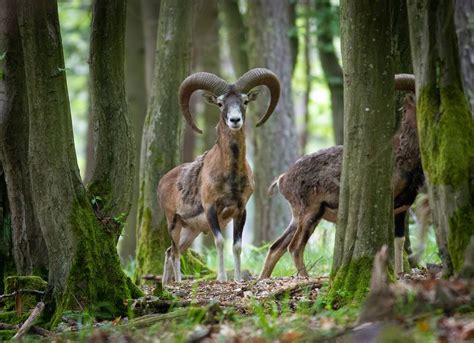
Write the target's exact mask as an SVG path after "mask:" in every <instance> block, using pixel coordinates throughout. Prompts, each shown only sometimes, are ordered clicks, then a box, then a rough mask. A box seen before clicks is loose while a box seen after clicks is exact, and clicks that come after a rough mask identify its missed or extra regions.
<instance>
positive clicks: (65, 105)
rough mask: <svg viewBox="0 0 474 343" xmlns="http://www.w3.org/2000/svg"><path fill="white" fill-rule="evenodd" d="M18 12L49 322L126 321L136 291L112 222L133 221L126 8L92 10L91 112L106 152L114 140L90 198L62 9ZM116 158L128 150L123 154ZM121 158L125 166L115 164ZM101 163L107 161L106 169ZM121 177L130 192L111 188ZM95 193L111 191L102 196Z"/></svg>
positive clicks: (29, 5)
mask: <svg viewBox="0 0 474 343" xmlns="http://www.w3.org/2000/svg"><path fill="white" fill-rule="evenodd" d="M17 3H18V23H19V28H20V37H19V38H20V39H21V43H22V47H23V53H24V68H25V75H26V77H27V79H28V80H29V82H28V83H27V87H26V94H27V97H28V112H29V151H28V155H29V173H30V182H31V185H32V201H33V206H34V209H35V214H36V215H37V218H38V221H39V224H40V226H41V230H42V233H43V237H44V239H45V242H46V246H47V250H48V258H49V278H48V283H49V287H50V289H51V291H52V300H53V302H54V305H55V307H52V306H49V311H50V313H48V315H52V313H51V312H52V311H53V310H54V315H53V319H52V323H53V325H54V324H55V323H57V322H58V321H59V320H60V318H61V316H62V313H63V311H65V310H77V309H80V310H87V311H98V312H106V313H109V314H110V315H114V316H118V315H124V314H127V306H126V305H124V303H123V300H124V299H127V298H129V297H130V296H131V293H130V291H131V289H133V290H135V289H134V288H133V287H132V288H130V287H131V284H130V283H129V282H128V280H127V278H126V276H125V275H124V273H123V271H122V270H121V268H120V262H119V258H118V255H117V251H116V238H117V236H118V232H119V230H118V228H119V226H120V225H119V224H118V223H117V220H116V218H114V217H112V216H113V215H114V214H116V213H122V212H123V211H125V212H126V211H127V206H128V203H129V201H130V195H131V194H130V184H131V182H130V181H131V180H129V179H131V174H130V171H129V169H131V167H130V165H133V161H132V160H131V153H130V150H131V144H132V142H131V140H130V132H128V131H130V130H129V127H128V125H126V122H127V119H126V111H125V108H124V107H123V104H125V99H124V98H123V99H122V98H121V97H123V88H124V85H123V37H124V30H125V26H124V25H125V2H117V1H114V2H113V3H111V2H109V1H102V0H101V1H97V2H95V4H94V9H93V25H92V33H91V35H92V37H93V39H92V44H91V50H92V52H91V54H92V56H91V65H92V66H91V68H92V70H93V72H92V73H91V75H92V80H91V81H92V85H93V86H92V87H91V90H92V95H93V104H94V106H93V108H94V110H95V111H97V112H96V113H95V118H97V119H98V120H99V122H100V123H101V124H102V125H103V126H102V127H100V128H99V130H98V135H99V137H98V139H99V142H104V140H103V139H104V138H103V137H101V136H102V135H104V136H105V137H109V138H110V139H105V144H107V145H108V148H109V149H111V154H107V155H105V154H104V153H103V152H101V150H100V149H96V152H97V155H96V156H97V167H96V171H95V172H96V173H97V175H94V177H93V180H95V187H94V192H93V193H92V194H91V196H89V193H87V192H86V190H85V188H84V186H83V184H82V181H81V178H80V175H79V168H78V166H77V160H76V155H75V150H74V140H73V132H72V123H71V115H70V109H69V101H68V96H67V87H66V77H65V72H64V57H63V53H62V43H61V36H60V31H59V20H58V13H57V4H56V3H55V2H53V1H47V0H38V1H34V2H30V1H18V2H17ZM104 18H107V21H104ZM111 30H112V31H113V32H110V31H111ZM94 35H97V36H99V37H102V38H104V37H107V39H104V41H103V42H102V43H101V45H102V46H101V47H100V48H99V49H96V48H97V47H96V46H95V44H96V43H97V42H98V40H97V38H99V37H94ZM100 49H104V50H105V51H104V50H102V51H101V50H100ZM108 53H111V54H112V56H113V57H114V59H113V61H111V59H110V58H106V56H99V54H104V55H107V54H108ZM17 57H18V56H14V57H13V56H12V58H17ZM104 60H108V62H109V65H104V64H103V63H105V61H104ZM101 63H102V64H101ZM99 64H101V67H102V69H101V74H100V75H99V74H97V73H96V72H95V71H97V68H98V66H99ZM99 80H101V81H99ZM101 86H104V87H105V88H107V90H108V91H109V93H107V94H106V96H107V99H99V101H98V100H97V97H98V96H100V95H101V92H103V89H100V88H101ZM102 96H104V95H103V94H102ZM94 98H95V99H96V100H94ZM109 101H110V102H111V103H112V105H113V106H112V107H110V109H111V111H110V112H109V111H105V110H104V109H105V108H108V107H107V106H109V105H111V104H108V103H107V102H109ZM117 106H118V107H117ZM104 116H105V117H107V119H106V120H104V118H103V117H104ZM111 121H116V123H111ZM107 125H111V127H109V128H108V129H109V130H110V131H112V130H114V133H115V134H116V135H115V138H114V137H110V135H108V133H107V132H104V131H107ZM117 125H118V127H117ZM127 139H128V140H130V141H129V143H128V144H127V142H120V141H121V140H124V141H125V140H127ZM119 148H122V149H123V150H122V151H118V149H119ZM117 155H118V156H120V158H121V159H120V162H121V163H117V162H118V160H117V158H116V156H117ZM124 157H127V158H128V159H127V158H124ZM102 158H107V161H101V159H102ZM122 164H123V165H125V166H126V167H125V168H124V167H123V165H122ZM105 166H107V168H109V169H108V170H107V171H104V170H103V169H104V168H105ZM115 168H119V170H120V171H121V172H122V176H120V177H119V180H120V181H121V182H122V183H123V184H124V185H118V186H117V182H118V181H117V182H115V180H107V178H113V177H115V176H116V175H117V174H118V173H119V171H118V170H114V169H115ZM129 174H130V175H129ZM125 183H128V184H129V185H125ZM99 184H105V185H109V186H110V188H106V189H100V188H99V187H98V185H99ZM99 191H100V193H98V192H99ZM122 192H123V193H127V192H128V193H129V194H128V195H127V194H122ZM112 197H117V198H116V199H114V198H112Z"/></svg>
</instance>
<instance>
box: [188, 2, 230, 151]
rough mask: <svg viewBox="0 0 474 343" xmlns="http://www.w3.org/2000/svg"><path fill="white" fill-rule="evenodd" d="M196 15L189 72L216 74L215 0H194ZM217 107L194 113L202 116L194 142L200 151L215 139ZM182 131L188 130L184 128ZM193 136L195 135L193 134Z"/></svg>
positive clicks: (209, 146) (217, 65) (217, 40)
mask: <svg viewBox="0 0 474 343" xmlns="http://www.w3.org/2000/svg"><path fill="white" fill-rule="evenodd" d="M195 10H196V13H197V15H196V16H194V20H193V25H194V28H193V33H194V39H193V72H198V71H205V72H208V73H213V74H216V75H219V76H220V71H221V68H220V42H219V20H218V14H219V13H218V9H217V0H199V1H197V2H196V5H195ZM219 113H220V112H219V109H218V108H217V107H216V106H207V105H205V107H203V110H202V111H201V113H197V115H198V116H201V117H202V118H203V122H204V128H205V129H204V131H203V135H202V138H201V139H199V142H198V143H201V144H200V145H201V146H200V147H199V151H200V152H204V151H206V150H209V149H210V148H211V147H212V146H213V145H214V143H215V142H216V138H217V132H216V130H215V127H216V125H217V123H218V121H219ZM185 130H191V129H190V128H189V127H186V128H185ZM191 131H192V130H191ZM194 136H195V134H194Z"/></svg>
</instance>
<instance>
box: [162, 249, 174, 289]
mask: <svg viewBox="0 0 474 343" xmlns="http://www.w3.org/2000/svg"><path fill="white" fill-rule="evenodd" d="M173 280H174V264H173V254H172V253H171V247H169V248H168V249H166V252H165V265H164V266H163V279H162V280H161V282H162V283H163V285H167V284H169V283H170V282H171V281H173Z"/></svg>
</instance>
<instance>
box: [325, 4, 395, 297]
mask: <svg viewBox="0 0 474 343" xmlns="http://www.w3.org/2000/svg"><path fill="white" fill-rule="evenodd" d="M390 22H391V17H390V11H387V10H386V2H385V1H376V2H373V1H357V3H356V2H353V1H349V0H344V1H342V2H341V36H342V60H343V65H344V94H345V99H344V101H345V103H344V105H345V106H344V107H345V109H346V111H345V121H344V129H345V130H344V132H345V133H344V135H345V137H344V138H345V139H344V143H345V145H344V155H343V166H342V175H341V191H340V197H339V210H338V220H337V223H338V225H337V228H336V240H335V246H334V256H333V266H332V272H331V285H330V290H329V293H328V299H329V301H330V302H336V303H338V304H343V303H345V302H346V301H348V300H352V299H355V300H356V301H357V300H360V299H361V298H362V297H364V296H365V294H366V291H367V287H368V285H369V280H370V275H371V269H372V262H373V258H374V256H375V254H376V253H377V251H378V250H380V248H381V247H382V246H383V245H384V244H387V245H388V246H391V242H392V239H393V186H392V182H391V179H392V173H393V163H394V161H393V144H392V137H393V134H394V133H395V111H394V103H393V100H394V91H393V89H394V81H393V66H392V58H393V57H392V54H391V39H392V38H391V26H390Z"/></svg>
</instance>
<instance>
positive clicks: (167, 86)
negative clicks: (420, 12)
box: [136, 0, 193, 281]
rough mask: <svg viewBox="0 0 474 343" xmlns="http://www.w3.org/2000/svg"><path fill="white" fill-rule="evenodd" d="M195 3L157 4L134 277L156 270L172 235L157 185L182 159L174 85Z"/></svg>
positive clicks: (184, 67)
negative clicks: (152, 71)
mask: <svg viewBox="0 0 474 343" xmlns="http://www.w3.org/2000/svg"><path fill="white" fill-rule="evenodd" d="M192 12H193V5H192V2H191V1H189V0H183V1H174V0H163V1H162V4H161V8H160V21H159V26H158V40H157V49H156V57H155V76H154V82H153V92H152V97H151V99H150V102H149V104H150V106H149V108H148V113H147V116H146V119H145V125H144V129H143V140H142V160H141V162H140V163H141V165H140V195H139V199H138V224H137V228H138V232H137V235H138V237H137V240H138V251H137V269H136V280H137V281H138V280H140V278H141V276H142V275H143V274H148V273H154V274H160V273H161V272H162V270H163V262H164V253H165V250H166V248H168V246H169V245H170V238H169V236H168V230H167V225H166V219H165V216H164V212H163V210H162V209H161V208H159V206H158V201H157V197H156V189H157V186H158V182H159V180H160V178H161V177H162V176H163V175H164V174H165V173H167V172H168V171H169V170H170V169H172V168H173V167H175V166H176V165H177V164H179V162H180V161H181V153H180V152H181V147H182V140H181V123H182V118H181V114H180V109H179V106H178V88H179V85H180V84H181V82H182V81H183V80H184V78H185V77H186V76H187V75H188V73H189V69H190V53H191V46H190V42H191V40H190V37H191V28H192Z"/></svg>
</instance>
